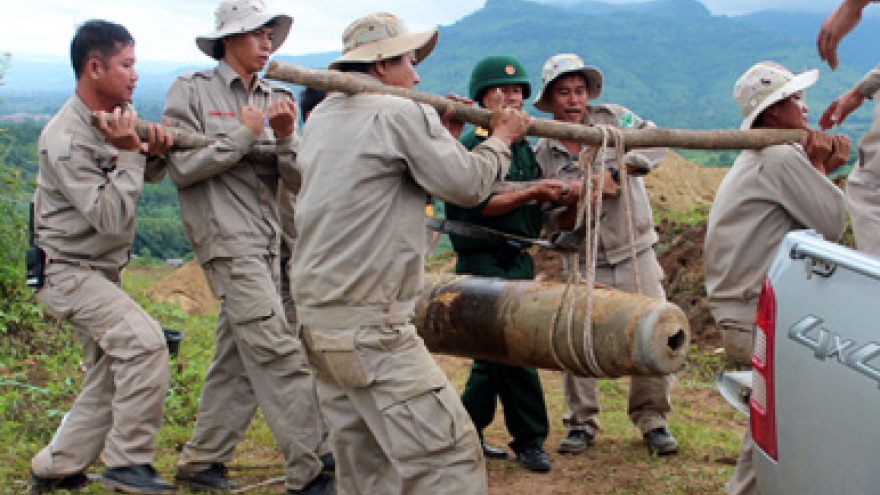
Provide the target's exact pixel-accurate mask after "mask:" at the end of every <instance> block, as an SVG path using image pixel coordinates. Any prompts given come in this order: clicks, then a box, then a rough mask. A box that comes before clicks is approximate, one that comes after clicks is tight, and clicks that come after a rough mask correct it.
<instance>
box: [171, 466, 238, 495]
mask: <svg viewBox="0 0 880 495" xmlns="http://www.w3.org/2000/svg"><path fill="white" fill-rule="evenodd" d="M228 473H229V471H228V470H227V469H226V466H225V465H223V464H222V463H220V462H215V463H213V464H211V466H210V467H209V468H207V469H203V470H201V471H187V470H186V469H181V468H177V472H176V473H174V485H175V486H185V487H187V488H191V489H193V490H204V491H209V492H217V493H228V492H229V491H230V490H234V489H236V488H238V485H236V484H235V483H233V482H231V481H229V476H228Z"/></svg>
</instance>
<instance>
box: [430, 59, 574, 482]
mask: <svg viewBox="0 0 880 495" xmlns="http://www.w3.org/2000/svg"><path fill="white" fill-rule="evenodd" d="M493 92H501V93H502V94H503V106H505V107H510V108H515V109H521V108H522V104H523V100H524V99H525V98H528V97H529V94H530V92H531V86H530V84H529V78H528V75H527V74H526V71H525V69H524V68H523V66H522V64H521V63H520V62H519V61H518V60H517V59H516V58H515V57H512V56H510V55H493V56H489V57H486V58H484V59H483V60H481V61H480V62H479V63H477V65H476V66H475V67H474V69H473V72H472V73H471V80H470V97H471V98H472V99H473V100H474V101H476V102H478V103H479V104H481V105H482V106H486V104H485V100H486V98H487V97H488V96H487V95H489V94H490V93H493ZM488 136H489V132H488V131H487V130H485V129H482V128H479V127H478V128H476V129H472V130H470V131H468V132H466V133H464V134H463V135H462V136H461V138H460V141H461V142H462V144H464V146H465V147H466V148H468V149H473V148H474V147H476V146H477V145H478V144H480V143H481V142H483V141H484V140H486V139H487V138H488ZM510 151H511V163H510V171H509V172H508V174H507V177H506V178H505V180H507V181H518V182H521V181H536V182H535V183H534V186H532V187H528V188H525V189H521V190H518V191H513V192H505V193H497V194H492V195H490V196H489V198H488V199H486V200H485V201H483V202H482V203H480V204H479V205H477V206H476V207H473V208H461V207H457V206H455V205H451V204H449V205H447V206H446V217H447V218H448V219H450V220H455V221H460V222H463V223H468V224H474V225H480V226H484V227H488V228H491V229H493V230H496V231H500V232H505V233H509V234H513V235H516V236H521V237H529V238H537V237H538V236H539V235H540V233H541V219H542V214H541V207H540V204H541V203H543V202H546V201H555V200H558V199H559V197H560V195H561V194H562V182H560V181H550V180H538V179H540V177H541V171H540V168H539V167H538V162H537V160H535V154H534V153H533V152H532V148H531V147H530V146H529V143H528V141H526V140H525V139H520V140H519V141H517V142H516V143H514V144H512V145H511V147H510ZM451 238H452V245H453V247H454V248H455V251H456V253H457V255H458V262H457V264H456V267H455V271H456V273H462V274H471V275H481V276H484V277H499V278H505V279H519V280H526V279H532V278H534V276H535V266H534V263H533V261H532V257H531V255H529V253H528V252H527V251H525V250H524V249H523V248H524V246H523V245H521V244H519V243H516V242H514V241H507V242H505V241H503V240H497V241H496V240H488V241H487V240H485V239H477V238H470V237H465V236H458V235H453V236H451ZM499 397H500V398H501V403H502V405H503V406H504V418H505V423H506V425H507V430H508V431H509V432H510V434H511V436H512V437H513V441H512V442H511V443H510V447H511V448H512V449H513V451H514V452H516V457H517V460H518V461H519V462H520V464H522V465H523V466H524V467H525V468H526V469H529V470H532V471H537V472H547V471H549V470H550V460H549V459H548V458H547V454H546V453H544V448H543V445H544V439H545V438H546V437H547V431H548V421H547V409H546V407H545V405H544V394H543V391H542V390H541V381H540V379H539V377H538V372H537V371H536V370H535V369H534V368H526V367H522V366H508V365H504V364H497V363H491V362H488V361H481V360H475V361H474V363H473V366H472V368H471V375H470V377H469V378H468V381H467V385H465V390H464V393H463V394H462V397H461V400H462V403H463V404H464V407H465V409H466V410H467V412H468V414H470V417H471V419H472V420H473V422H474V425H475V426H476V428H477V431H479V432H480V438H481V439H482V436H483V435H482V432H483V429H485V428H486V427H487V426H489V423H491V422H492V419H493V416H494V415H495V408H496V398H499ZM483 453H484V454H485V455H486V457H488V458H490V459H504V458H506V457H507V453H506V452H505V451H504V450H501V449H496V448H492V447H489V446H487V445H486V444H485V442H484V443H483Z"/></svg>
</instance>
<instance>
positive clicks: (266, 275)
mask: <svg viewBox="0 0 880 495" xmlns="http://www.w3.org/2000/svg"><path fill="white" fill-rule="evenodd" d="M202 268H203V269H204V271H205V276H206V278H207V279H208V283H209V284H210V285H211V289H212V290H213V291H214V293H215V294H216V295H217V296H218V297H219V298H220V301H221V306H220V314H219V316H218V318H217V329H216V334H217V335H216V340H215V343H214V346H215V348H214V359H213V361H212V362H211V365H210V366H209V368H208V373H207V375H206V376H205V384H204V388H203V389H202V397H201V402H200V404H199V412H198V416H197V417H196V426H195V431H194V432H193V436H192V438H190V440H189V441H188V442H187V443H186V445H185V446H184V448H183V452H182V453H181V456H180V460H179V462H178V468H179V469H180V470H182V471H184V472H195V471H200V470H203V469H207V468H208V467H210V465H211V464H212V463H215V462H219V463H227V462H229V461H230V460H231V459H232V454H233V451H234V450H235V446H236V445H238V443H239V442H240V441H241V440H242V438H243V437H244V434H245V431H246V430H247V427H248V425H249V424H250V421H251V418H253V415H254V412H255V411H256V407H257V405H259V406H260V408H261V409H262V411H263V416H264V417H265V418H266V423H268V425H269V428H270V429H271V430H272V434H273V436H274V437H275V440H276V441H277V442H278V447H279V449H280V450H281V453H282V454H283V455H284V460H285V461H284V462H285V474H286V477H287V486H288V488H291V489H294V490H299V489H301V488H303V487H304V486H305V485H306V484H308V483H309V482H310V481H311V480H313V479H314V478H315V477H316V476H317V475H318V474H319V473H320V472H321V462H320V461H319V460H318V456H317V450H318V444H319V443H320V432H319V430H318V427H317V418H318V409H317V404H316V403H315V383H314V376H313V373H312V370H311V367H310V366H309V362H308V359H307V358H306V354H305V350H304V349H303V347H302V343H301V342H300V339H299V338H297V336H296V335H295V333H294V332H293V331H291V329H290V327H289V326H288V325H287V319H286V318H285V316H284V308H283V307H282V304H281V296H280V295H279V290H278V282H279V279H278V277H279V268H278V265H277V259H276V258H274V257H272V256H251V257H237V258H218V259H214V260H211V261H209V262H208V263H205V264H203V265H202Z"/></svg>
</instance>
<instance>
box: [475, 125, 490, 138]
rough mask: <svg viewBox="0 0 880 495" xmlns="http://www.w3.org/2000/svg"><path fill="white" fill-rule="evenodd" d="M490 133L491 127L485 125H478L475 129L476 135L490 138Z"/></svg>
mask: <svg viewBox="0 0 880 495" xmlns="http://www.w3.org/2000/svg"><path fill="white" fill-rule="evenodd" d="M489 134H490V133H489V129H486V128H483V127H477V128H476V129H474V136H477V137H481V138H488V137H489Z"/></svg>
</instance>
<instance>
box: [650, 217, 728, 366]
mask: <svg viewBox="0 0 880 495" xmlns="http://www.w3.org/2000/svg"><path fill="white" fill-rule="evenodd" d="M657 229H658V231H659V234H660V242H659V243H658V245H657V258H658V259H659V261H660V266H662V267H663V271H664V272H665V273H666V279H665V281H664V283H663V285H664V287H665V289H666V296H667V297H668V298H669V300H670V301H672V302H674V303H675V304H677V305H678V307H680V308H681V309H682V310H683V311H684V312H685V314H686V315H687V317H688V322H689V323H690V327H691V340H692V341H693V342H694V343H695V344H697V345H698V346H699V347H700V348H701V349H715V348H718V347H720V346H721V334H720V333H719V332H718V327H717V326H716V325H715V320H714V319H713V318H712V313H711V312H710V311H709V307H708V306H707V305H706V286H705V283H704V282H705V281H704V275H705V272H704V270H703V244H704V241H705V239H706V222H705V221H703V222H701V223H699V224H698V225H696V226H693V225H689V226H686V227H684V226H682V224H678V223H676V222H672V221H669V220H662V221H661V222H660V225H658V226H657Z"/></svg>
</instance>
